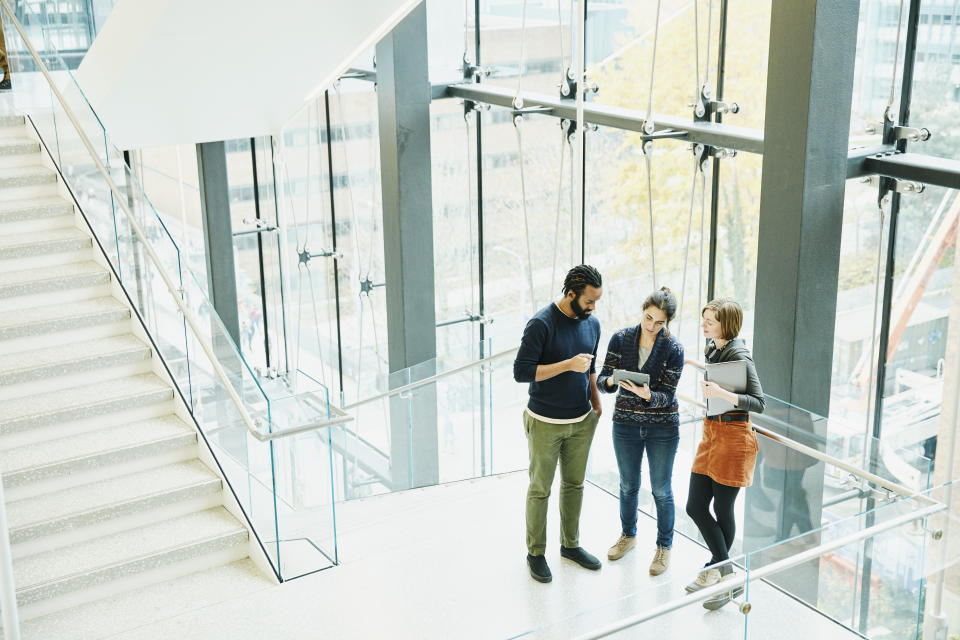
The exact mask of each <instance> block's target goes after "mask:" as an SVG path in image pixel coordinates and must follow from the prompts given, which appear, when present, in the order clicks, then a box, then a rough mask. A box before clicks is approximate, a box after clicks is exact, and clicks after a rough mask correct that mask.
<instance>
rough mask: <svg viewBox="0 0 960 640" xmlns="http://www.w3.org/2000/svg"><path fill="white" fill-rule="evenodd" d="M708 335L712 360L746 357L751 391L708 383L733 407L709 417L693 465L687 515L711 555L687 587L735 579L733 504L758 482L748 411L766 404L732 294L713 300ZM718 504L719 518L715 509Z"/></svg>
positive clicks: (710, 604) (710, 394)
mask: <svg viewBox="0 0 960 640" xmlns="http://www.w3.org/2000/svg"><path fill="white" fill-rule="evenodd" d="M700 316H701V319H702V322H701V324H700V326H701V328H702V329H703V337H704V338H706V339H707V346H706V349H705V351H704V355H705V356H706V359H707V363H708V364H716V363H719V362H734V361H737V360H743V361H744V362H745V366H746V389H745V390H744V391H743V392H742V393H734V392H732V391H727V390H726V389H724V388H722V387H721V386H719V385H718V384H717V383H716V382H707V381H702V382H701V383H700V385H701V387H702V389H703V397H704V398H705V399H707V400H709V399H712V398H719V399H722V400H726V401H727V402H728V403H729V404H730V405H732V406H733V408H732V409H730V410H728V411H726V412H724V413H720V414H719V415H713V416H707V417H705V418H704V419H703V440H701V441H700V445H699V446H698V447H697V454H696V457H694V459H693V468H692V469H691V470H690V471H691V473H690V491H689V493H688V494H687V514H688V515H689V516H690V517H691V518H692V519H693V521H694V523H696V525H697V528H698V529H700V534H701V535H702V536H703V539H704V541H705V542H706V543H707V547H709V548H710V553H711V558H710V561H709V562H707V564H706V565H705V567H704V570H703V571H701V572H700V575H698V576H697V578H696V580H694V581H693V582H691V583H690V584H689V585H687V587H686V589H687V591H699V590H700V589H703V588H706V587H709V586H711V585H714V584H716V583H718V582H720V581H722V580H729V579H731V578H732V577H733V567H732V565H731V564H730V563H729V562H727V563H725V564H722V565H721V566H719V567H712V568H711V565H715V564H718V563H724V562H725V561H726V560H728V559H729V558H730V555H729V554H730V545H732V544H733V538H734V533H735V532H736V520H735V517H734V512H733V507H734V503H735V502H736V499H737V494H738V493H739V492H740V487H749V486H750V485H751V484H753V467H754V464H755V463H756V460H757V451H758V450H759V447H758V446H757V436H756V434H755V433H754V432H753V428H752V427H751V426H750V414H749V413H748V412H750V411H753V412H754V413H762V412H763V409H764V406H765V402H764V397H763V389H762V388H761V387H760V379H759V378H758V377H757V370H756V367H754V364H753V358H752V357H751V356H750V350H749V349H747V345H746V343H745V342H744V341H743V339H741V338H738V337H737V335H738V334H739V333H740V326H741V325H742V324H743V310H742V309H741V308H740V305H739V304H737V303H736V302H735V301H733V300H731V299H729V298H717V299H716V300H711V301H710V302H708V303H707V305H706V306H705V307H704V308H703V310H702V311H701V312H700ZM711 502H712V503H713V511H714V513H715V514H716V517H714V515H713V514H711V513H710V503H711ZM741 590H742V587H741V588H738V589H736V590H734V591H732V592H724V593H721V594H719V595H717V596H714V597H712V598H710V599H709V600H706V601H705V602H704V603H703V606H704V607H706V608H707V609H711V610H713V609H719V608H720V607H722V606H723V605H725V604H726V603H728V602H730V600H731V598H733V597H737V595H738V593H737V592H739V591H741Z"/></svg>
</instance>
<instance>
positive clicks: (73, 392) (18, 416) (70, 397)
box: [0, 373, 172, 426]
mask: <svg viewBox="0 0 960 640" xmlns="http://www.w3.org/2000/svg"><path fill="white" fill-rule="evenodd" d="M161 390H166V391H170V392H171V394H172V389H171V387H170V385H168V384H167V383H165V382H164V381H162V380H161V379H160V378H158V377H157V376H155V375H154V374H152V373H147V374H142V375H137V376H128V377H125V378H120V379H118V380H107V381H105V382H98V383H96V384H90V385H83V386H77V387H70V388H68V389H59V390H57V391H51V392H47V393H38V394H33V395H28V396H20V397H18V398H11V399H9V400H7V401H5V402H3V403H0V426H2V425H3V424H4V423H5V422H12V421H14V420H22V419H25V418H30V417H32V416H44V415H49V414H53V413H57V412H60V411H63V410H67V409H72V408H75V407H84V406H89V405H96V404H101V403H103V402H107V401H110V400H120V399H123V398H130V397H135V396H138V395H141V394H144V393H150V392H155V391H161ZM91 399H94V400H93V401H91ZM37 407H42V409H41V410H39V411H38V410H37Z"/></svg>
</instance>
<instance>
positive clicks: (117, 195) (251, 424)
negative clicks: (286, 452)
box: [0, 0, 269, 439]
mask: <svg viewBox="0 0 960 640" xmlns="http://www.w3.org/2000/svg"><path fill="white" fill-rule="evenodd" d="M0 6H2V7H3V10H4V11H6V13H7V17H8V19H9V20H10V24H12V25H13V26H14V28H16V30H17V32H18V33H19V34H20V37H21V39H22V40H23V44H24V45H25V46H26V48H27V50H28V51H29V52H30V55H31V56H32V57H33V60H34V62H35V63H36V65H37V68H38V69H40V73H42V74H43V77H44V78H45V79H46V81H47V83H48V84H49V85H50V91H51V92H52V93H53V95H55V96H56V97H57V101H58V102H59V103H60V106H61V107H63V111H64V113H65V114H66V116H67V118H68V119H69V120H70V123H71V124H72V125H73V127H74V128H75V129H76V130H77V134H78V136H79V137H80V141H81V142H82V143H83V146H84V147H86V149H87V152H88V153H89V154H90V157H91V158H92V159H93V164H94V166H96V168H97V171H99V172H100V174H101V175H102V176H103V179H104V180H106V182H107V186H109V187H110V191H111V192H112V193H113V195H114V200H115V202H116V203H117V204H118V205H119V207H120V209H121V210H122V211H123V213H124V214H126V216H127V219H128V221H129V223H130V227H131V228H132V229H133V231H134V233H136V235H137V237H138V238H139V239H140V242H141V244H142V245H143V248H144V250H145V251H146V252H147V255H148V256H149V257H150V260H151V261H152V262H153V263H154V266H156V268H157V271H158V272H159V274H160V277H161V279H162V280H163V283H164V284H165V285H166V287H167V290H168V291H169V292H170V295H171V297H173V300H174V302H175V303H176V305H177V307H179V309H180V312H181V313H183V317H184V319H185V320H186V322H187V324H188V325H189V326H190V329H191V331H193V334H194V337H195V338H196V340H197V342H198V343H199V344H200V347H201V348H202V349H203V352H204V353H205V354H206V355H207V358H208V359H209V360H210V364H211V365H212V366H213V370H214V372H215V373H216V374H217V377H218V378H220V380H221V381H222V382H223V384H224V386H225V387H226V389H227V394H228V395H229V396H230V399H231V400H232V401H233V403H234V404H235V405H236V406H237V410H238V411H239V412H240V417H241V419H242V420H243V422H244V424H246V425H247V429H248V430H249V431H250V432H251V433H252V434H253V435H254V436H256V437H258V439H264V438H266V437H267V436H268V435H269V434H265V433H264V432H263V431H261V430H260V429H259V428H258V426H257V425H258V422H257V421H256V420H254V419H253V418H252V417H251V416H250V413H249V412H248V411H247V409H246V407H244V406H243V401H242V400H241V399H240V396H239V394H237V392H236V390H235V389H234V388H233V385H232V383H231V382H230V379H229V377H228V376H227V373H226V372H225V371H224V370H223V367H222V366H221V365H220V362H219V361H218V360H217V358H216V356H215V355H214V352H213V347H212V346H211V345H210V343H209V342H207V340H206V339H204V337H203V334H202V333H201V331H200V329H199V327H198V325H197V321H196V319H195V318H194V317H193V313H192V312H191V311H190V309H189V308H188V307H187V305H186V304H184V302H183V298H182V293H183V291H182V289H180V288H179V287H177V286H176V285H175V284H174V283H173V281H172V280H171V279H170V277H169V276H168V275H167V273H166V271H165V270H164V268H163V266H162V264H161V261H160V258H159V257H158V256H157V254H156V253H155V252H154V250H153V247H152V246H151V245H150V243H149V242H148V241H147V237H146V234H144V232H143V229H142V228H141V227H140V223H139V222H137V220H136V218H135V217H134V215H133V213H132V212H131V211H130V208H129V207H128V206H127V202H126V200H127V197H126V195H125V194H123V193H121V191H120V188H119V187H118V186H117V185H116V183H114V181H113V179H112V178H111V177H110V174H109V172H108V171H107V168H106V167H104V166H103V163H102V162H101V161H100V158H99V156H97V152H96V150H95V148H94V146H93V144H92V143H91V142H90V139H89V138H87V135H86V134H85V133H84V132H83V129H82V127H81V126H80V123H79V122H78V121H77V118H76V116H75V115H74V113H73V111H72V110H71V109H70V107H69V106H67V102H66V100H65V99H64V97H63V94H61V93H60V90H59V89H58V88H57V86H56V83H54V81H53V77H52V76H51V75H50V72H49V71H48V70H47V67H46V65H45V64H44V63H43V60H41V59H40V56H39V54H38V53H37V51H36V49H34V48H33V45H32V44H30V40H29V38H28V37H27V34H26V32H25V31H24V30H23V26H22V25H21V24H20V21H19V20H17V17H16V16H15V15H14V14H13V11H11V10H10V6H9V5H8V4H7V1H6V0H0ZM268 402H269V400H268Z"/></svg>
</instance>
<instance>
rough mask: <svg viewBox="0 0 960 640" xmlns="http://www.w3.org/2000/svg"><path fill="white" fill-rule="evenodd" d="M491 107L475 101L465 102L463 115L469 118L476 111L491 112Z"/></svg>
mask: <svg viewBox="0 0 960 640" xmlns="http://www.w3.org/2000/svg"><path fill="white" fill-rule="evenodd" d="M489 110H490V105H489V104H488V103H486V102H474V101H473V100H464V101H463V115H464V116H467V115H470V114H471V113H473V112H474V111H477V112H479V111H489Z"/></svg>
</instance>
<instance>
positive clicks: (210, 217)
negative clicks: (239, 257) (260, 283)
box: [197, 142, 240, 348]
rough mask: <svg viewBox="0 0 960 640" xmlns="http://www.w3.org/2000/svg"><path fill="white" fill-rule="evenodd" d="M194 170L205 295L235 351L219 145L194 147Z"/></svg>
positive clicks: (233, 283)
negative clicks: (197, 185) (198, 188)
mask: <svg viewBox="0 0 960 640" xmlns="http://www.w3.org/2000/svg"><path fill="white" fill-rule="evenodd" d="M197 171H198V173H199V179H200V210H201V214H202V218H203V245H204V249H205V251H204V255H205V258H206V267H207V293H208V295H209V296H210V302H212V303H213V308H214V309H215V310H216V312H217V314H218V315H219V316H220V320H221V322H223V326H224V327H226V329H227V333H229V334H230V337H231V338H233V341H234V342H235V343H236V344H237V347H238V348H239V346H240V319H239V312H238V309H237V272H236V268H235V266H234V260H233V228H232V225H231V223H230V189H229V185H228V184H227V153H226V150H225V148H224V145H223V142H204V143H201V144H198V145H197Z"/></svg>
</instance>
